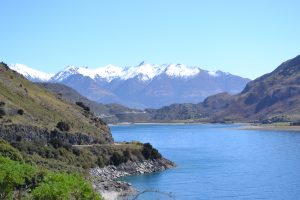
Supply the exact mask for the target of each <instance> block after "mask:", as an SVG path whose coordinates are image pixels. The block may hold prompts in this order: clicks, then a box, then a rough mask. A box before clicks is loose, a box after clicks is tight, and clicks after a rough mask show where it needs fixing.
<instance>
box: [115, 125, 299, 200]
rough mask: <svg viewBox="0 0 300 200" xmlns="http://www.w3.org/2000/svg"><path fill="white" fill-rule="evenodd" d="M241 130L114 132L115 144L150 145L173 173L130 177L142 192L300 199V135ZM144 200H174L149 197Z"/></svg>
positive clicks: (192, 128)
mask: <svg viewBox="0 0 300 200" xmlns="http://www.w3.org/2000/svg"><path fill="white" fill-rule="evenodd" d="M236 127H238V125H128V126H112V127H111V130H112V134H113V137H114V138H115V141H131V140H139V141H142V142H150V143H151V144H152V145H153V146H154V147H155V148H157V149H158V150H159V151H160V152H161V153H162V154H163V156H164V157H166V158H168V159H170V160H172V161H174V162H175V163H176V164H177V167H176V168H174V169H171V170H167V171H163V172H159V173H154V174H149V175H139V176H130V177H126V178H125V180H126V181H128V182H130V183H132V184H133V186H135V187H136V188H138V189H139V190H140V191H143V190H159V191H161V192H165V193H172V196H173V197H175V199H184V200H189V199H205V200H209V199H222V200H223V199H251V200H252V199H270V200H277V199H282V200H289V199H291V200H295V199H300V133H299V132H287V131H256V130H255V131H253V130H251V131H250V130H236V129H235V128H236ZM139 199H146V200H147V199H170V198H169V197H168V196H166V195H164V194H159V193H145V194H143V195H141V196H140V198H139Z"/></svg>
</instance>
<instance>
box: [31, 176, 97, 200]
mask: <svg viewBox="0 0 300 200" xmlns="http://www.w3.org/2000/svg"><path fill="white" fill-rule="evenodd" d="M32 198H33V199H34V200H44V199H48V200H57V199H59V200H69V199H71V200H72V199H74V200H75V199H76V200H77V199H85V200H101V199H102V198H101V197H100V196H99V195H98V194H97V193H96V192H94V190H93V188H92V186H91V184H90V183H88V182H87V181H86V180H84V178H82V177H81V176H79V175H78V174H66V173H49V174H48V175H46V176H45V178H44V180H43V182H42V183H41V184H40V185H39V186H38V187H36V188H35V189H34V190H33V191H32Z"/></svg>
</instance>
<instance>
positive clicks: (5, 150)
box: [0, 140, 23, 161]
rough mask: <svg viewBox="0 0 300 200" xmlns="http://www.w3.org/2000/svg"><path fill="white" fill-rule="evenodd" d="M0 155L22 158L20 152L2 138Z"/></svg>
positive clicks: (18, 159) (13, 158)
mask: <svg viewBox="0 0 300 200" xmlns="http://www.w3.org/2000/svg"><path fill="white" fill-rule="evenodd" d="M0 156H4V157H8V158H10V159H12V160H16V161H22V160H23V158H22V155H21V154H20V152H19V151H18V150H17V149H15V148H14V147H12V146H11V145H10V144H8V143H7V142H5V141H4V140H0Z"/></svg>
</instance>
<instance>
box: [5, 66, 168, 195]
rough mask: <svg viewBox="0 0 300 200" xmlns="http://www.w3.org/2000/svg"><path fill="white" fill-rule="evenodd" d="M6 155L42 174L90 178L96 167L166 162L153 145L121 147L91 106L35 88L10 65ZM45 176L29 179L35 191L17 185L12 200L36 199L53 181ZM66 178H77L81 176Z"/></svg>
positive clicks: (17, 183)
mask: <svg viewBox="0 0 300 200" xmlns="http://www.w3.org/2000/svg"><path fill="white" fill-rule="evenodd" d="M1 156H4V157H6V158H9V159H11V160H15V161H17V162H20V163H21V162H22V163H23V162H25V163H29V164H30V165H35V166H38V168H39V169H41V171H43V170H45V171H47V172H49V171H50V172H57V171H60V172H68V173H70V172H73V173H74V172H76V173H80V174H81V175H83V176H85V177H86V178H88V177H89V176H90V175H89V170H90V169H92V168H97V167H98V168H103V167H105V166H121V165H127V164H130V163H140V162H146V163H147V162H152V161H155V162H157V161H158V160H161V159H163V158H162V156H161V155H160V154H159V152H158V151H157V150H156V149H154V148H153V147H152V146H151V145H150V144H141V143H138V142H134V143H122V144H115V143H114V142H113V138H112V135H111V132H110V129H109V127H108V126H107V125H106V123H105V122H103V121H102V120H101V119H100V118H99V117H96V116H94V114H93V112H92V111H91V109H90V108H89V107H88V106H87V105H85V104H84V103H82V102H81V103H77V104H74V103H71V102H68V101H66V100H65V99H63V98H62V96H61V95H59V94H53V93H52V92H50V91H48V90H47V89H46V88H44V87H42V86H40V85H37V84H33V83H31V82H30V81H28V80H27V79H25V78H24V77H23V76H22V75H20V74H18V73H17V72H15V71H13V70H11V69H9V68H8V66H7V65H6V64H4V63H0V157H1ZM6 158H5V159H6ZM5 162H8V163H9V162H11V161H9V160H7V161H6V160H5ZM172 166H173V165H172ZM16 170H18V169H16ZM7 173H11V171H9V170H8V171H7V172H5V173H4V174H3V173H2V174H1V176H2V175H4V176H10V175H9V174H7ZM17 173H18V172H14V171H13V174H17ZM24 176H26V174H25V175H24ZM43 176H44V175H41V177H39V178H38V179H37V178H36V177H35V175H33V177H32V180H27V179H26V181H30V184H31V186H30V188H28V187H27V185H26V184H28V183H27V182H26V181H25V182H24V183H23V182H22V183H21V182H20V183H19V182H16V183H14V185H12V186H9V190H10V191H9V193H10V195H13V198H17V197H16V196H14V195H15V194H16V195H18V194H17V193H16V192H14V191H17V190H19V192H21V193H22V195H25V196H26V195H29V196H31V195H32V194H31V193H30V191H32V190H35V189H36V187H37V185H38V183H40V182H42V181H47V180H46V179H44V178H43ZM60 176H62V177H65V178H66V179H68V178H75V179H77V178H76V177H77V176H74V177H73V176H71V177H69V176H65V175H64V174H62V175H58V177H60ZM3 180H5V179H1V178H0V184H4V185H5V186H7V184H8V183H6V182H3ZM112 183H114V181H112ZM70 187H73V186H72V185H71V186H70ZM116 187H117V186H116ZM20 188H21V189H22V191H20ZM73 189H74V188H73ZM73 189H72V188H71V189H70V191H69V192H71V193H72V190H73ZM50 193H51V194H52V193H53V192H51V191H50ZM1 195H2V193H1V191H0V197H2V196H1ZM72 195H73V194H72Z"/></svg>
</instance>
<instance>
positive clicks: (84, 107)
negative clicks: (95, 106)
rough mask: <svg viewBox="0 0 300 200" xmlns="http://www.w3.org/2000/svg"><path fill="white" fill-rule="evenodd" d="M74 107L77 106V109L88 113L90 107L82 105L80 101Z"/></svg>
mask: <svg viewBox="0 0 300 200" xmlns="http://www.w3.org/2000/svg"><path fill="white" fill-rule="evenodd" d="M76 105H77V106H79V107H81V108H83V109H84V110H85V111H90V107H88V106H86V105H84V103H83V102H81V101H77V102H76Z"/></svg>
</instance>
